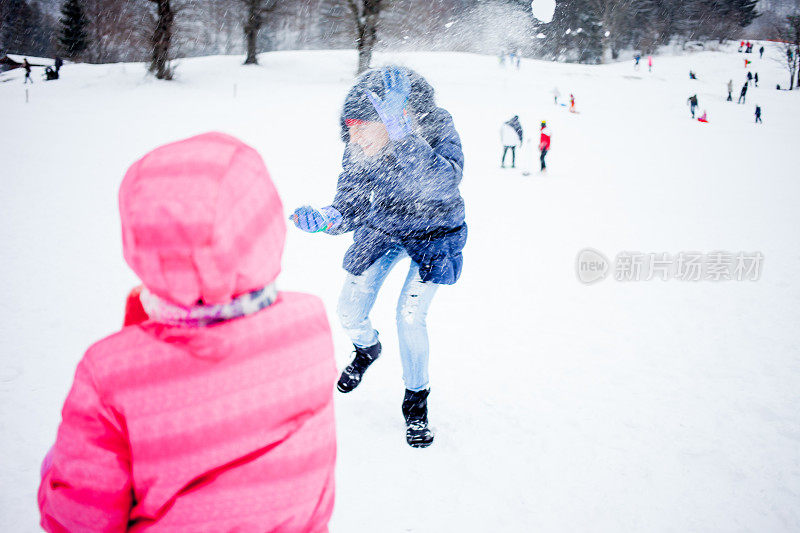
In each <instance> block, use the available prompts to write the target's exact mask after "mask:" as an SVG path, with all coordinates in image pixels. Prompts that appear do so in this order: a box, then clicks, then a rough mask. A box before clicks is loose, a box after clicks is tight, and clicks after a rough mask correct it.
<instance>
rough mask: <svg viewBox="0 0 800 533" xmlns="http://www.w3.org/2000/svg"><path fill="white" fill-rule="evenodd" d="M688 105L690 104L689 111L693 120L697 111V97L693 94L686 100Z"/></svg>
mask: <svg viewBox="0 0 800 533" xmlns="http://www.w3.org/2000/svg"><path fill="white" fill-rule="evenodd" d="M686 103H688V104H689V111H691V112H692V118H694V111H695V109H697V95H696V94H693V95H692V96H690V97H689V98H688V100H686Z"/></svg>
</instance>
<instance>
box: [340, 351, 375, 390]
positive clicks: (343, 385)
mask: <svg viewBox="0 0 800 533" xmlns="http://www.w3.org/2000/svg"><path fill="white" fill-rule="evenodd" d="M353 346H354V347H355V349H356V356H355V357H354V358H353V362H352V363H350V364H349V365H347V367H345V369H344V370H342V375H341V376H339V383H337V384H336V388H337V389H339V392H350V391H351V390H353V389H355V388H356V387H358V384H359V383H361V378H362V377H363V376H364V372H366V371H367V368H369V365H371V364H372V363H374V362H375V360H376V359H377V358H378V356H379V355H380V354H381V343H380V342H378V343H376V344H373V345H372V346H369V347H368V348H359V347H358V346H355V345H353Z"/></svg>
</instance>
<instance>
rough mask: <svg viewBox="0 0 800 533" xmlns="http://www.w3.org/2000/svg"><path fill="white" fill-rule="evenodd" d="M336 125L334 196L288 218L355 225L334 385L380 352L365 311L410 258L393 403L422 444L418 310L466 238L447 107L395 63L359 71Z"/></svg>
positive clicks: (310, 227)
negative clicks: (350, 350) (344, 350)
mask: <svg viewBox="0 0 800 533" xmlns="http://www.w3.org/2000/svg"><path fill="white" fill-rule="evenodd" d="M340 123H341V136H342V140H344V142H345V143H346V146H345V150H344V156H343V160H342V169H343V172H342V173H341V174H340V175H339V182H338V185H337V192H336V197H335V198H334V200H333V203H332V204H331V205H329V206H327V207H323V208H321V209H315V208H313V207H310V206H303V207H300V208H298V209H297V210H295V212H294V214H293V215H292V217H291V218H292V220H293V221H294V223H295V225H296V226H297V227H298V228H300V229H302V230H303V231H307V232H310V233H315V232H320V231H322V232H325V233H329V234H334V235H336V234H341V233H345V232H349V231H354V232H355V233H354V235H353V244H352V246H351V247H350V248H349V249H348V250H347V252H346V253H345V256H344V264H343V266H344V269H345V270H346V271H347V272H348V275H347V279H346V280H345V284H344V288H343V289H342V294H341V296H340V298H339V305H338V309H337V312H338V314H339V319H340V321H341V323H342V326H343V327H344V328H345V330H346V331H347V333H348V335H349V336H350V338H351V340H352V342H353V345H354V347H355V357H354V359H353V361H352V363H350V364H349V365H348V366H347V367H346V368H345V369H344V371H343V372H342V374H341V376H340V378H339V382H338V384H337V388H338V389H339V391H340V392H345V393H346V392H350V391H352V390H353V389H354V388H356V387H357V386H358V385H359V383H360V382H361V379H362V377H363V375H364V372H366V370H367V368H368V367H369V366H370V365H371V364H372V363H373V362H375V360H376V359H377V358H378V356H379V355H380V353H381V344H380V342H379V341H378V332H377V331H375V329H373V327H372V324H371V322H370V320H369V313H370V310H371V309H372V306H373V304H374V303H375V299H376V298H377V294H378V290H379V289H380V287H381V285H382V284H383V282H384V280H385V279H386V276H387V275H388V274H389V272H390V271H391V270H392V268H394V266H395V265H397V263H398V262H399V261H400V260H401V259H403V258H405V257H410V258H411V266H410V269H409V272H408V276H407V277H406V281H405V284H404V285H403V289H402V291H401V293H400V299H399V301H398V304H397V329H398V335H399V339H400V356H401V359H402V363H403V380H404V382H405V388H406V391H405V397H404V399H403V406H402V410H403V415H404V417H405V420H406V440H407V442H408V444H409V445H411V446H413V447H427V446H429V445H430V444H431V443H432V442H433V433H432V432H431V430H430V429H429V427H428V407H427V398H428V395H429V393H430V387H429V379H428V332H427V326H426V321H425V318H426V315H427V312H428V308H429V306H430V304H431V301H432V299H433V296H434V294H435V293H436V289H437V288H438V287H439V286H440V285H452V284H454V283H455V282H456V281H457V280H458V278H459V276H460V274H461V266H462V255H461V251H462V249H463V248H464V244H465V243H466V240H467V225H466V223H465V222H464V200H463V199H462V198H461V194H460V193H459V190H458V185H459V183H460V181H461V176H462V169H463V165H464V155H463V153H462V150H461V140H460V138H459V136H458V133H457V132H456V130H455V126H454V125H453V120H452V118H451V116H450V114H449V113H448V112H447V111H445V110H444V109H442V108H440V107H437V106H436V103H435V100H434V91H433V88H432V87H431V86H430V84H428V82H427V81H426V80H425V78H423V77H422V76H420V75H419V74H417V73H416V72H414V71H412V70H410V69H407V68H403V67H395V66H390V67H385V68H382V69H373V70H370V71H368V72H366V73H364V74H363V75H362V76H361V77H360V78H359V79H358V80H357V81H356V83H355V85H353V87H352V88H351V89H350V91H349V93H348V95H347V97H346V99H345V102H344V106H343V109H342V114H341V118H340Z"/></svg>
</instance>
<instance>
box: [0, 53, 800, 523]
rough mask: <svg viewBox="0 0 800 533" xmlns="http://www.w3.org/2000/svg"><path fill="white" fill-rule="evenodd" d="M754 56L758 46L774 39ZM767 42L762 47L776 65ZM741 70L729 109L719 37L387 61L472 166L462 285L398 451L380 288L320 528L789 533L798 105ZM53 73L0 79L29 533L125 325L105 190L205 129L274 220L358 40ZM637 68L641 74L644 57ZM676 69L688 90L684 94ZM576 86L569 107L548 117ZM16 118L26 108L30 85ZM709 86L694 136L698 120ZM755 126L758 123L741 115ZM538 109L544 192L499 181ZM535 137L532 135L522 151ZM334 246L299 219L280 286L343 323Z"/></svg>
mask: <svg viewBox="0 0 800 533" xmlns="http://www.w3.org/2000/svg"><path fill="white" fill-rule="evenodd" d="M767 48H768V49H769V48H770V46H767ZM769 54H778V51H777V50H772V49H769V50H768V53H767V55H769ZM748 57H749V58H751V59H755V63H754V65H753V66H752V67H751V69H752V70H753V71H754V72H758V73H759V78H760V83H759V85H760V87H759V88H758V89H755V88H751V90H750V92H749V93H748V95H747V102H748V103H747V104H746V105H737V104H735V103H728V102H725V97H726V96H727V93H726V92H725V84H726V83H727V81H728V79H731V78H733V80H734V86H735V87H734V93H735V94H734V99H735V98H736V97H737V96H738V90H739V88H740V87H741V85H742V82H743V81H744V77H745V75H746V70H745V68H744V66H743V65H744V61H743V58H744V56H743V55H742V54H738V53H736V52H735V50H731V51H728V52H704V53H697V54H690V55H682V56H675V57H662V56H659V57H656V58H655V67H654V71H653V72H652V73H648V72H647V67H646V66H643V67H642V69H641V70H640V71H634V70H633V68H632V63H633V62H632V61H630V62H625V63H618V64H612V65H605V66H584V65H566V64H555V63H547V62H538V61H529V60H523V61H522V68H521V70H520V71H518V72H517V71H512V70H502V69H501V68H500V67H499V66H498V61H497V59H496V58H494V57H485V56H476V55H468V54H455V53H408V54H402V55H397V56H394V55H388V54H382V55H378V56H377V58H376V63H377V64H384V63H387V62H389V61H396V62H399V63H402V64H405V65H408V66H411V67H413V68H415V69H417V70H418V71H420V72H421V73H423V74H424V75H425V76H427V77H428V78H429V79H430V81H431V82H432V83H433V85H434V86H435V87H436V89H437V91H438V99H439V102H440V105H442V106H443V107H445V108H447V109H448V110H450V111H451V113H452V114H453V116H454V119H455V123H456V127H457V128H458V130H459V132H460V133H461V136H462V139H463V144H464V152H465V156H466V165H465V174H464V181H463V185H462V193H463V196H464V198H465V201H466V204H467V219H468V223H469V225H470V237H469V241H468V243H467V248H466V250H465V253H464V257H465V267H464V273H463V277H462V279H461V281H460V282H459V283H458V284H457V285H455V286H453V287H448V288H444V289H442V290H440V291H439V293H438V294H437V297H436V301H435V302H434V304H433V306H432V309H431V314H430V316H429V319H428V323H429V329H430V332H431V349H432V356H431V357H432V360H431V371H432V391H433V392H432V395H431V400H430V409H431V420H432V424H433V427H434V429H435V431H436V442H435V443H434V445H433V446H432V447H431V448H429V449H427V450H415V449H411V448H409V447H408V446H407V445H406V443H405V440H404V426H403V421H402V417H401V413H400V403H401V400H402V395H403V385H402V380H401V369H400V361H399V357H398V354H397V338H396V333H395V327H394V307H395V305H394V304H395V300H396V298H397V295H398V293H399V289H400V285H401V283H402V280H403V277H404V275H405V272H404V271H403V270H404V269H402V268H399V269H397V270H396V271H395V272H393V274H392V275H391V276H390V278H389V280H388V281H387V283H386V286H385V287H384V289H383V291H382V293H381V295H380V297H379V299H378V302H377V304H376V307H375V311H374V313H373V319H374V322H375V324H376V327H377V328H378V329H379V330H380V331H381V334H382V340H383V343H384V350H385V351H384V356H383V357H382V358H381V360H380V361H379V362H378V363H376V365H375V366H374V368H372V369H371V370H370V372H369V374H368V376H367V379H366V380H365V382H364V383H363V385H362V386H361V387H360V388H359V389H358V390H357V391H355V392H353V393H352V394H349V395H346V396H345V395H340V394H338V393H337V395H336V408H337V423H338V435H339V459H338V466H337V503H336V510H335V514H334V517H333V520H332V523H331V527H332V530H333V531H342V532H349V531H364V532H367V531H369V532H372V531H381V532H395V531H396V532H402V531H418V532H442V531H515V532H516V531H553V532H561V531H613V532H619V531H704V532H706V531H725V532H729V531H770V532H776V531H797V530H798V529H800V505H799V504H798V502H800V328H798V323H800V269H798V265H800V209H798V202H799V201H800V181H799V180H798V174H797V153H796V152H795V151H794V150H797V140H798V136H797V124H798V119H800V105H799V104H800V101H798V98H800V93H797V92H787V91H780V92H779V91H776V90H775V89H774V87H775V84H776V83H780V84H781V85H785V83H786V80H785V78H786V75H785V74H784V72H783V71H782V70H780V68H781V67H780V65H778V63H776V62H773V61H771V60H769V59H768V58H766V57H765V58H764V59H763V60H758V59H757V56H756V55H755V54H753V55H751V56H748ZM260 60H261V66H258V67H244V66H241V65H240V63H241V58H239V57H208V58H199V59H191V60H183V61H180V64H179V66H178V71H177V72H178V78H177V80H176V81H173V82H159V81H156V80H154V79H152V78H150V77H148V76H147V75H146V74H145V70H144V66H143V65H140V64H114V65H94V66H93V65H68V66H66V67H65V68H64V69H63V70H62V79H61V80H59V81H57V82H49V83H44V82H42V81H41V79H40V77H39V72H40V69H37V71H35V73H34V77H35V80H36V83H35V84H34V85H33V86H30V85H28V86H27V87H25V86H23V84H22V75H23V73H22V72H20V71H14V72H9V73H6V74H4V75H3V76H2V77H0V80H7V81H6V82H5V83H0V102H3V110H2V122H0V124H2V126H0V131H2V134H1V135H2V137H1V138H2V143H0V176H2V180H1V181H0V183H1V184H2V194H0V278H1V279H2V280H3V288H2V297H1V298H0V339H2V347H0V480H2V481H0V523H2V529H3V530H4V531H14V532H24V531H36V530H37V529H38V527H37V523H38V512H37V509H36V503H35V501H36V498H35V492H36V488H37V485H38V474H39V464H40V460H41V458H42V456H43V455H44V453H45V451H46V450H47V448H48V447H49V446H50V444H51V442H52V440H53V438H54V436H55V432H56V428H57V425H58V422H59V420H60V408H61V404H62V402H63V399H64V397H65V395H66V393H67V391H68V389H69V386H70V384H71V381H72V374H73V372H74V368H75V365H76V363H77V361H78V360H79V358H80V357H81V356H82V354H83V351H84V350H85V349H86V348H87V347H88V346H89V344H90V343H91V342H93V341H95V340H97V339H99V338H101V337H103V336H105V335H107V334H109V333H111V332H113V331H115V330H116V329H118V328H119V326H120V323H121V320H122V313H123V305H124V298H125V295H126V294H127V291H128V290H129V289H130V288H131V287H132V286H133V285H134V284H136V282H137V281H136V279H135V278H134V276H133V274H132V273H131V272H130V271H129V269H128V268H127V266H126V265H125V263H124V261H123V258H122V254H121V242H120V234H119V219H118V214H117V205H116V195H117V188H118V186H119V183H120V180H121V179H122V176H123V173H124V171H125V169H126V168H127V166H128V165H129V164H130V163H132V162H133V161H134V160H135V159H136V158H138V157H140V156H141V155H142V154H144V153H145V152H146V151H148V150H150V149H152V148H153V147H155V146H158V145H160V144H162V143H165V142H168V141H172V140H176V139H179V138H183V137H186V136H189V135H193V134H196V133H200V132H204V131H208V130H221V131H224V132H228V133H231V134H233V135H236V136H238V137H240V138H242V139H243V140H244V141H246V142H248V143H250V144H252V145H253V146H255V147H256V148H257V149H258V150H259V151H260V152H261V154H262V155H263V157H264V159H265V161H266V163H267V165H268V167H269V169H270V171H271V173H272V176H273V179H274V180H275V182H276V184H277V186H278V189H279V191H280V193H281V195H282V197H283V201H284V206H285V209H286V211H287V214H288V212H289V211H290V209H293V208H294V207H295V206H298V205H302V204H305V203H311V204H314V205H326V204H327V203H328V202H329V201H330V199H331V198H332V195H333V192H334V189H335V183H336V177H337V174H338V170H339V164H340V158H341V152H342V148H343V146H342V144H341V142H340V141H339V137H338V120H337V119H338V113H339V109H340V105H341V102H342V100H343V97H344V95H345V93H346V91H347V89H348V87H349V85H350V84H351V83H352V81H353V68H354V66H355V64H356V57H355V53H353V52H281V53H271V54H265V55H263V56H261V58H260ZM645 61H646V60H643V63H644V62H645ZM689 69H693V70H694V71H695V72H696V73H697V75H698V77H699V80H697V81H691V80H689V78H688V71H689ZM555 86H557V87H558V88H559V89H560V91H561V93H562V95H563V96H562V98H564V99H566V97H567V96H568V94H569V93H570V92H572V93H574V94H575V96H576V99H577V108H578V110H579V111H580V114H570V113H568V112H567V109H566V108H564V107H560V106H555V105H554V104H553V99H552V90H553V87H555ZM26 89H27V90H28V98H29V103H27V104H26V103H25V90H26ZM693 93H697V95H698V98H699V100H700V110H701V111H702V110H703V109H705V110H707V111H708V116H709V119H710V123H709V124H701V123H699V122H697V121H691V120H690V119H689V111H688V107H687V106H686V99H687V97H688V96H690V95H691V94H693ZM755 103H759V104H760V105H761V106H762V108H763V110H764V115H763V117H764V124H763V125H754V124H753V110H754V104H755ZM513 114H519V115H520V118H521V120H522V123H523V126H524V127H526V131H527V132H529V133H534V134H535V133H536V129H537V125H538V122H539V121H540V120H543V119H545V120H547V121H548V124H549V125H550V128H551V130H552V137H553V145H552V151H551V153H550V155H549V156H548V165H549V171H548V173H547V174H546V175H541V174H539V173H538V171H537V172H534V173H533V174H532V175H531V176H528V177H523V176H522V175H521V174H520V173H519V171H516V170H510V169H506V170H503V169H500V168H499V163H500V160H499V158H500V146H499V126H500V123H501V122H502V121H504V120H507V119H508V118H510V117H511V116H512V115H513ZM535 143H536V142H534V144H535ZM350 240H351V237H350V236H349V235H347V236H340V237H329V236H324V235H308V234H304V233H301V232H300V231H296V230H294V228H291V230H290V231H289V235H288V242H287V247H286V253H285V256H284V263H283V264H284V270H283V274H282V275H281V277H280V278H279V282H280V285H281V287H282V288H284V289H292V290H302V291H307V292H311V293H316V294H318V295H320V296H321V297H322V298H323V299H324V301H325V303H326V306H327V308H328V312H329V314H330V318H331V322H332V324H333V326H334V337H335V343H336V347H337V352H338V353H337V358H338V363H339V365H340V366H344V365H345V364H346V363H347V361H348V359H349V357H350V350H351V346H350V344H349V342H348V340H347V338H346V337H345V335H344V334H343V332H342V330H341V329H340V328H339V327H338V324H337V320H336V317H335V315H334V311H335V304H336V299H337V296H338V292H339V289H340V284H341V282H342V281H343V279H344V272H343V270H342V269H341V257H342V254H343V253H344V250H345V249H346V248H347V246H348V244H349V243H350ZM585 247H592V248H595V249H597V250H599V251H601V252H603V253H604V254H605V255H606V256H608V257H609V258H610V259H612V260H613V258H614V257H615V256H616V254H617V253H619V252H623V251H631V252H642V253H662V252H667V253H671V254H678V253H679V252H682V251H687V252H690V251H699V252H706V253H707V252H712V251H716V250H725V251H728V252H731V253H736V252H740V251H743V252H748V253H749V252H761V253H762V254H763V257H764V261H763V264H762V265H761V267H762V269H761V275H760V279H759V280H758V281H722V282H712V281H697V282H688V281H677V280H670V281H666V282H665V281H661V280H651V281H639V282H635V281H631V282H622V281H616V280H615V279H613V277H614V276H613V273H611V274H610V275H609V279H606V280H604V281H601V282H599V283H597V284H594V285H591V286H588V285H584V284H582V283H580V282H579V281H578V279H577V276H576V272H575V259H576V256H577V254H578V252H579V251H580V250H581V249H583V248H585Z"/></svg>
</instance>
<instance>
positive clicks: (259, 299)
mask: <svg viewBox="0 0 800 533" xmlns="http://www.w3.org/2000/svg"><path fill="white" fill-rule="evenodd" d="M277 297H278V291H277V289H276V288H275V284H274V283H271V284H269V285H267V286H266V287H264V288H261V289H257V290H255V291H252V292H248V293H247V294H243V295H242V296H239V297H238V298H234V299H233V300H231V301H230V302H228V303H224V304H215V305H195V306H192V307H183V306H180V305H177V304H173V303H171V302H168V301H166V300H164V299H163V298H159V297H158V296H156V295H155V294H153V293H151V292H150V291H148V290H147V288H144V289H142V293H141V295H140V296H139V299H140V300H141V302H142V307H143V308H144V310H145V312H146V313H147V316H148V317H150V319H151V320H154V321H156V322H159V323H161V324H167V325H169V326H185V327H205V326H212V325H214V324H218V323H220V322H224V321H226V320H231V319H234V318H239V317H242V316H245V315H251V314H253V313H256V312H258V311H260V310H262V309H264V308H265V307H269V306H270V305H272V303H273V302H275V299H276V298H277Z"/></svg>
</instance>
